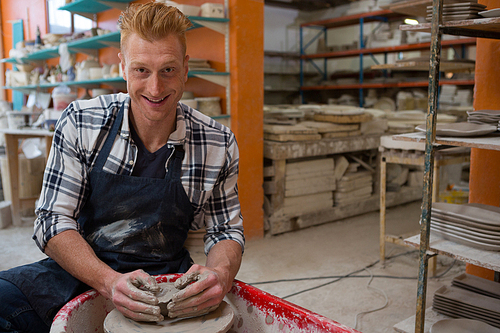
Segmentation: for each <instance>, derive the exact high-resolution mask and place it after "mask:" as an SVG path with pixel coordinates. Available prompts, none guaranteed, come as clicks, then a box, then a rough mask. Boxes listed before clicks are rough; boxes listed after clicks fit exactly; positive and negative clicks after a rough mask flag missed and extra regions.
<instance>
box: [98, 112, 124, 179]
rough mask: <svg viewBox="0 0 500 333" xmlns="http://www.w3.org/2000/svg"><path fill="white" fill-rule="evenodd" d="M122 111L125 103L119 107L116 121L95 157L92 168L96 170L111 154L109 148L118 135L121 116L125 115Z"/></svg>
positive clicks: (100, 167) (102, 165) (100, 168)
mask: <svg viewBox="0 0 500 333" xmlns="http://www.w3.org/2000/svg"><path fill="white" fill-rule="evenodd" d="M124 110H125V102H123V103H122V106H121V107H120V110H119V111H118V114H117V115H116V119H115V121H114V122H113V125H112V127H111V129H110V131H109V134H108V137H107V138H106V141H105V142H104V145H103V146H102V149H101V151H100V152H99V155H97V160H96V162H95V166H94V168H96V170H102V168H103V167H104V164H105V163H106V160H107V159H108V156H109V153H110V152H111V148H112V147H113V143H114V142H115V138H116V135H117V134H118V131H119V129H120V126H121V124H122V120H123V114H124V113H125V111H124Z"/></svg>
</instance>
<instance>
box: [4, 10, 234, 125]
mask: <svg viewBox="0 0 500 333" xmlns="http://www.w3.org/2000/svg"><path fill="white" fill-rule="evenodd" d="M129 2H130V1H129V0H110V1H108V0H106V1H100V0H77V1H74V2H72V3H70V4H67V5H65V6H63V7H59V9H60V10H67V11H70V12H72V13H75V14H78V15H82V16H85V17H88V18H90V19H94V20H95V19H96V17H95V14H97V13H99V12H103V11H106V10H109V9H112V8H118V9H120V10H124V9H125V8H126V7H127V6H128V3H129ZM225 6H226V8H227V0H225ZM189 19H190V20H191V22H192V23H193V26H192V27H191V28H190V30H191V29H197V28H201V27H206V28H208V29H211V30H213V31H216V32H218V33H221V34H222V35H224V39H225V71H224V72H211V71H189V72H188V77H197V78H200V79H203V80H206V81H209V82H212V83H215V84H217V85H220V86H223V87H225V89H226V96H227V107H226V114H225V115H221V116H215V117H213V118H214V119H220V118H228V117H230V104H231V103H230V97H229V96H230V85H229V77H230V75H229V24H228V23H229V19H227V18H214V17H202V16H190V17H189ZM106 47H115V48H119V47H120V32H119V31H116V32H111V33H108V34H105V35H100V36H94V37H90V38H84V39H78V40H75V41H71V42H69V43H68V50H69V52H70V53H84V54H87V55H90V56H93V57H95V58H97V57H98V54H99V53H98V52H99V49H102V48H106ZM58 50H59V47H58V46H55V47H51V48H46V49H43V50H40V51H36V52H32V53H30V54H29V55H27V56H26V57H23V58H5V59H1V60H0V62H3V63H12V64H26V63H30V62H40V61H44V60H47V59H51V58H57V57H59V51H58ZM62 84H64V85H67V86H75V87H82V88H96V87H99V86H100V85H101V84H106V85H110V86H113V87H117V88H119V89H123V90H125V89H126V84H125V80H124V79H123V78H122V77H117V78H110V79H98V80H86V81H65V82H57V83H42V84H36V85H26V86H6V87H3V89H11V90H17V91H21V92H23V93H24V94H29V93H31V92H32V91H37V90H40V89H42V90H45V91H46V90H47V89H50V88H54V87H57V86H59V85H62Z"/></svg>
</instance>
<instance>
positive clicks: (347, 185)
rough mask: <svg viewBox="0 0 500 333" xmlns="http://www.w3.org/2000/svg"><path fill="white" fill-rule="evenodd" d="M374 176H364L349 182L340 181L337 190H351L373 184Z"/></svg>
mask: <svg viewBox="0 0 500 333" xmlns="http://www.w3.org/2000/svg"><path fill="white" fill-rule="evenodd" d="M372 184H373V178H372V177H364V178H360V179H354V180H352V181H348V182H338V183H337V189H336V190H337V191H338V192H349V191H353V190H355V189H358V188H362V187H367V186H370V187H371V186H372Z"/></svg>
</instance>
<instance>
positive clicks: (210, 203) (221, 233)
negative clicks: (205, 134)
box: [204, 134, 245, 254]
mask: <svg viewBox="0 0 500 333" xmlns="http://www.w3.org/2000/svg"><path fill="white" fill-rule="evenodd" d="M238 164H239V152H238V146H237V144H236V139H235V137H234V134H231V136H230V140H229V143H228V147H227V150H226V162H225V164H224V166H223V168H222V170H221V172H220V174H219V177H218V180H217V182H216V184H215V185H214V188H213V190H212V193H211V196H210V197H209V198H208V200H207V203H206V205H205V215H204V217H205V227H206V232H207V233H206V235H205V238H204V240H205V253H206V254H208V252H209V251H210V249H211V248H212V247H213V246H214V245H215V244H216V243H218V242H220V241H223V240H233V241H236V242H238V243H239V244H240V245H241V249H242V251H243V250H244V245H245V238H244V234H243V218H242V216H241V208H240V202H239V199H238V185H237V181H238Z"/></svg>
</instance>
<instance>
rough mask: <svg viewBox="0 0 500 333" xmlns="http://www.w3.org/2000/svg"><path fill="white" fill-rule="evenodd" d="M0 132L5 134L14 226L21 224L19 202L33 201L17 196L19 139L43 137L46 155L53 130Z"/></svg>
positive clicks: (0, 130)
mask: <svg viewBox="0 0 500 333" xmlns="http://www.w3.org/2000/svg"><path fill="white" fill-rule="evenodd" d="M0 133H3V134H4V135H5V153H6V155H7V164H8V166H9V178H10V194H11V202H12V203H11V211H12V224H13V225H14V226H20V225H22V221H21V204H22V202H24V201H34V200H36V199H35V198H20V197H19V155H18V154H19V140H22V139H31V138H45V140H46V155H45V156H46V157H48V156H49V152H50V147H51V146H52V136H53V135H54V133H53V132H50V131H47V130H36V129H20V130H13V129H0Z"/></svg>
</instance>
